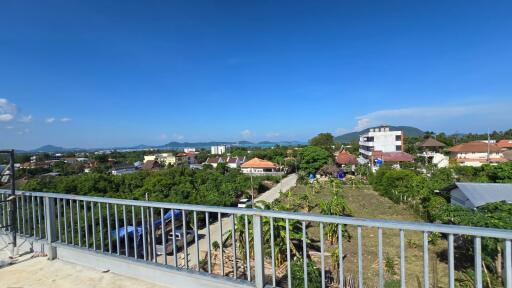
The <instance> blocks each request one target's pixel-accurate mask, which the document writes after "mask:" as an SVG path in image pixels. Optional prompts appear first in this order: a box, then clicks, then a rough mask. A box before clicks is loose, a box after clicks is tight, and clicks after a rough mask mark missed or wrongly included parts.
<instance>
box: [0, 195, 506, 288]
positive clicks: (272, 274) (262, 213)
mask: <svg viewBox="0 0 512 288" xmlns="http://www.w3.org/2000/svg"><path fill="white" fill-rule="evenodd" d="M9 193H10V191H7V190H0V196H1V199H2V200H5V199H7V196H8V195H9ZM12 201H14V200H12ZM15 203H16V206H17V207H18V208H17V209H16V213H14V214H15V219H10V217H9V216H8V215H9V213H8V212H9V209H10V208H9V206H8V205H7V202H2V205H0V209H1V210H0V224H2V225H0V226H6V225H7V224H9V223H12V222H13V223H16V226H17V227H18V234H19V236H20V237H24V238H29V239H34V240H43V241H45V242H46V241H47V242H48V244H49V245H57V244H59V245H66V246H69V247H80V248H82V249H87V250H89V251H91V252H94V253H102V254H106V255H113V256H114V255H115V256H118V257H125V258H126V259H130V260H133V261H138V262H142V263H149V262H151V263H153V264H155V263H156V264H158V265H161V266H162V267H176V268H179V270H180V271H183V273H187V271H192V270H195V271H199V273H200V274H204V275H205V276H208V275H211V274H217V275H219V277H224V279H227V278H232V279H238V280H242V281H244V282H246V283H248V284H252V285H254V286H256V287H264V286H265V285H271V286H273V287H278V286H282V287H292V271H291V268H292V267H291V263H292V260H293V259H292V256H293V255H295V257H298V258H302V259H303V261H302V262H303V267H304V268H303V281H304V286H305V287H307V285H308V271H309V269H308V261H317V263H318V264H319V266H320V267H319V268H320V273H321V276H320V279H321V280H320V281H321V286H322V287H327V286H329V287H333V285H336V286H339V287H349V286H351V285H350V284H349V283H348V281H347V279H346V276H347V274H346V271H345V270H348V268H353V269H352V270H353V271H357V272H356V273H355V275H356V276H355V277H354V278H355V279H351V283H355V285H354V286H358V287H366V286H367V283H365V280H367V278H366V275H367V274H368V272H370V271H364V269H363V261H366V260H365V259H367V258H363V254H364V251H363V241H365V233H368V234H369V232H367V231H370V229H375V230H376V232H377V243H375V245H376V246H377V250H376V255H375V257H376V258H377V261H376V265H375V267H374V266H373V265H372V266H371V267H372V269H374V270H375V269H376V270H377V271H375V272H376V274H377V275H378V276H377V279H376V281H375V283H378V284H376V285H378V286H379V287H384V283H385V271H384V269H385V267H384V253H383V243H384V242H383V241H384V236H383V231H384V230H388V229H391V230H396V231H398V232H399V242H400V245H399V252H398V253H399V259H400V263H399V267H400V269H399V277H400V285H401V287H406V285H407V284H406V283H408V282H406V280H407V279H406V275H407V273H406V272H407V268H408V265H409V264H410V263H411V261H416V262H420V264H419V265H420V266H422V273H423V283H422V285H423V286H424V287H431V284H430V283H431V280H432V276H431V275H430V274H429V269H430V268H429V261H430V259H429V258H430V256H429V255H430V253H429V235H431V234H432V233H441V234H444V235H446V239H447V245H448V250H447V267H448V277H447V283H446V284H447V285H446V286H447V287H454V286H455V262H456V259H455V255H454V245H455V244H454V242H455V239H459V238H458V237H459V236H465V237H472V238H473V239H474V242H473V249H474V250H473V251H474V264H473V265H474V266H473V267H474V272H475V273H474V279H473V281H474V284H475V287H482V267H483V266H482V239H483V238H485V237H489V238H494V239H499V241H502V243H503V247H504V249H503V250H504V251H503V257H504V258H503V259H504V261H503V263H504V265H503V266H504V267H503V268H504V269H503V271H504V273H503V274H504V276H505V277H504V278H505V280H504V286H505V287H508V288H512V260H511V258H512V246H511V241H512V240H511V239H512V231H510V230H500V229H490V228H478V227H466V226H456V225H441V224H430V223H415V222H400V221H387V220H372V219H362V218H352V217H338V216H325V215H317V214H311V213H295V212H283V211H270V210H260V209H239V208H230V207H212V206H199V205H187V204H174V203H162V202H152V201H135V200H123V199H113V198H101V197H88V196H77V195H67V194H57V193H41V192H24V191H17V192H16V197H15ZM278 221H279V223H284V226H285V227H284V228H283V227H282V225H280V226H279V227H278V225H277V223H278ZM313 224H314V225H318V226H315V227H318V228H319V232H318V237H319V239H318V240H319V244H318V245H319V246H320V247H319V256H318V257H319V258H320V259H318V258H316V259H317V260H313V259H312V258H311V257H310V256H311V255H310V254H311V252H312V250H313V249H317V248H315V247H313V246H314V245H313V243H312V241H310V240H311V238H312V235H311V234H312V232H311V230H309V231H308V229H307V228H308V227H311V226H308V225H313ZM291 225H295V226H294V228H297V227H300V228H299V230H301V233H298V237H299V239H297V233H296V232H293V233H295V238H294V239H292V235H291V233H292V232H291ZM327 225H331V226H330V227H333V226H332V225H334V227H335V231H336V233H335V234H336V236H335V237H336V242H337V244H335V246H336V248H337V249H338V253H339V254H338V255H344V254H343V251H344V248H345V246H344V245H346V243H347V241H348V239H347V236H346V235H345V233H344V231H345V229H349V227H352V228H350V229H353V230H352V231H356V233H355V235H356V237H355V238H356V241H357V246H356V247H357V248H356V251H357V253H356V254H357V261H355V262H354V263H357V267H348V266H347V265H348V264H346V263H345V262H346V260H344V259H343V258H344V257H338V258H339V263H337V265H336V267H337V268H336V271H332V269H331V270H329V269H330V268H327V267H326V259H325V258H326V255H327V254H328V253H327V252H326V251H325V249H326V243H325V239H324V237H325V235H324V234H325V233H324V232H325V231H324V229H325V228H326V227H327ZM187 227H191V230H190V232H186V231H187ZM9 229H11V228H9V227H7V228H2V230H3V231H0V232H4V233H8V232H9ZM200 230H201V231H200ZM372 231H373V230H372ZM226 232H228V233H229V232H231V235H227V234H226ZM233 232H234V233H233ZM363 232H364V233H363ZM200 233H201V234H202V233H204V234H205V235H204V237H205V238H206V239H201V238H200ZM409 233H410V234H409ZM412 233H421V234H422V242H423V243H422V257H420V258H412V259H408V260H409V261H408V264H407V263H406V257H407V255H406V249H405V246H406V235H412ZM267 237H268V238H267ZM281 237H282V238H284V239H285V240H286V249H284V248H283V247H284V246H281V248H279V249H282V250H281V251H283V252H284V251H285V252H284V253H283V254H284V255H283V259H285V261H284V264H283V265H281V266H280V267H277V259H276V256H278V255H279V253H276V249H277V246H276V243H277V242H276V241H277V240H278V238H279V239H282V238H281ZM368 239H369V237H368ZM215 241H217V243H218V245H219V247H217V244H213V243H214V242H215ZM455 243H457V242H455ZM198 244H199V245H198ZM201 245H203V246H205V247H204V248H205V250H206V251H205V252H206V253H205V254H204V257H201V255H200V250H201V248H200V246H201ZM240 245H241V246H240ZM292 245H296V247H301V248H300V249H297V251H296V250H294V251H292V249H291V247H292ZM318 245H317V246H318ZM214 246H215V247H214ZM240 247H243V248H244V249H240ZM293 247H295V246H293ZM365 247H366V246H365ZM246 248H248V249H246ZM216 249H218V252H217V251H214V250H216ZM317 250H318V249H317ZM240 251H242V252H240ZM281 251H279V252H281ZM240 253H242V254H240ZM365 253H368V252H365ZM354 260H355V259H354ZM421 262H422V263H421ZM280 268H282V269H280ZM328 273H331V274H337V275H336V276H337V277H336V278H337V280H336V281H335V282H333V281H331V280H329V279H328ZM331 276H332V275H331ZM356 277H357V278H356ZM408 281H411V279H409V280H408ZM413 283H415V282H413ZM443 286H444V285H443Z"/></svg>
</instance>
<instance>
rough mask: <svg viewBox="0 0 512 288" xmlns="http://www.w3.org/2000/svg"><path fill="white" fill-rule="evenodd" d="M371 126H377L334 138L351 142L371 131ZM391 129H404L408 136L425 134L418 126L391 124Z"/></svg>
mask: <svg viewBox="0 0 512 288" xmlns="http://www.w3.org/2000/svg"><path fill="white" fill-rule="evenodd" d="M371 128H376V127H370V128H366V129H364V130H362V131H359V132H350V133H346V134H343V135H340V136H336V137H335V138H334V140H335V141H336V142H340V143H350V142H352V141H353V140H358V139H359V135H361V134H363V133H366V132H368V131H370V129H371ZM389 129H390V130H402V131H404V134H405V136H406V137H418V136H423V134H424V132H423V131H422V130H421V129H418V128H416V127H411V126H389Z"/></svg>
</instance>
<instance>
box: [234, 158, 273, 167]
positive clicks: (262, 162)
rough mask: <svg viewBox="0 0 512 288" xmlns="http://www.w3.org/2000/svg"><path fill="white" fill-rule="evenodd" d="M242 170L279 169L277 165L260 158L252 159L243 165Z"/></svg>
mask: <svg viewBox="0 0 512 288" xmlns="http://www.w3.org/2000/svg"><path fill="white" fill-rule="evenodd" d="M241 167H242V168H277V165H276V164H275V163H272V162H270V161H268V160H262V159H259V158H252V159H251V160H249V161H247V162H245V163H244V164H242V165H241Z"/></svg>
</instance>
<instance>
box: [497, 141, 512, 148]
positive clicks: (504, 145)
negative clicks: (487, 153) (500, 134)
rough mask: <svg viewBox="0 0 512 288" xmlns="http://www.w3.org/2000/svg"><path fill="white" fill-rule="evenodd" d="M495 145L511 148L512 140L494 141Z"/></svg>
mask: <svg viewBox="0 0 512 288" xmlns="http://www.w3.org/2000/svg"><path fill="white" fill-rule="evenodd" d="M496 146H498V147H500V148H512V140H507V139H503V140H500V141H498V143H496Z"/></svg>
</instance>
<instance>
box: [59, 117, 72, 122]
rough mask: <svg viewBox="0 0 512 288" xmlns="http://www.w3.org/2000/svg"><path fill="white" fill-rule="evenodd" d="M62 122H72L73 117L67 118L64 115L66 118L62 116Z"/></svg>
mask: <svg viewBox="0 0 512 288" xmlns="http://www.w3.org/2000/svg"><path fill="white" fill-rule="evenodd" d="M59 121H60V122H62V123H66V122H70V121H71V118H67V117H64V118H60V120H59Z"/></svg>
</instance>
